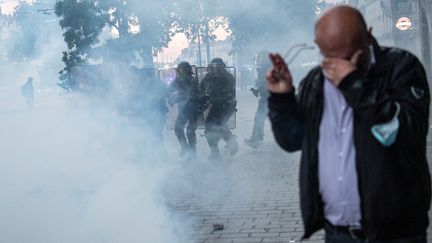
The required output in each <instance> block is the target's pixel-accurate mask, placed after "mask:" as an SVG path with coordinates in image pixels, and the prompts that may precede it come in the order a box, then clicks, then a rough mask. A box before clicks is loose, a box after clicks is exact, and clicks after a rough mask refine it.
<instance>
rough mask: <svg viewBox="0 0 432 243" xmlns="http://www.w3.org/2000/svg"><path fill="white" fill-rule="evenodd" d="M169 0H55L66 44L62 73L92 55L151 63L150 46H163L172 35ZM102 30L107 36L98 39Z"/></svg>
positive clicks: (90, 58)
mask: <svg viewBox="0 0 432 243" xmlns="http://www.w3.org/2000/svg"><path fill="white" fill-rule="evenodd" d="M169 2H170V1H168V0H161V1H158V2H156V3H152V4H151V5H148V6H147V7H146V8H144V7H143V6H142V2H141V1H139V0H134V1H124V0H62V1H58V2H57V4H56V6H55V9H56V14H57V16H59V17H61V18H62V19H61V21H60V26H61V27H62V28H63V29H64V31H65V32H64V34H63V35H64V39H65V41H66V43H67V45H68V50H67V51H65V52H64V56H63V61H64V62H65V64H66V68H65V69H64V70H63V71H62V72H61V75H62V77H63V78H66V77H67V76H66V75H68V68H69V67H70V66H73V65H81V64H86V63H88V62H89V61H90V60H92V59H100V58H102V59H103V61H104V62H110V61H111V62H113V61H114V62H120V63H123V64H132V63H141V64H143V65H144V64H147V65H153V50H154V49H159V48H161V47H163V46H167V44H168V42H169V41H170V38H171V36H172V34H171V33H170V28H171V26H170V22H169V19H170V17H169V16H170V15H169V14H168V15H167V13H168V10H167V9H168V7H169V6H170V5H169ZM164 4H166V5H164ZM167 16H168V17H167ZM103 33H106V36H108V38H107V39H106V40H103V42H102V41H101V35H102V34H103ZM114 33H115V34H114Z"/></svg>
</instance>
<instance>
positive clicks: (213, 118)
mask: <svg viewBox="0 0 432 243" xmlns="http://www.w3.org/2000/svg"><path fill="white" fill-rule="evenodd" d="M208 69H209V70H208V72H207V74H206V75H205V76H204V78H203V80H202V81H201V89H202V91H203V92H204V93H205V95H206V96H207V97H208V98H209V103H210V108H209V109H210V110H209V112H208V115H207V117H206V119H205V121H204V127H205V136H206V138H207V142H208V144H209V146H210V158H209V159H210V160H217V159H219V157H220V153H219V148H218V143H219V141H220V140H221V139H223V140H225V141H226V143H227V148H228V150H229V151H230V154H231V155H234V154H236V153H237V150H238V143H237V141H236V137H235V136H234V135H233V134H232V133H231V130H230V129H229V127H228V124H227V122H228V119H229V118H230V117H231V116H232V115H233V114H234V112H235V111H236V106H237V101H236V99H235V87H236V83H235V77H234V76H233V75H232V74H231V73H229V72H228V71H227V70H226V65H225V63H224V62H223V60H222V59H221V58H214V59H213V60H212V61H211V63H210V66H209V67H208Z"/></svg>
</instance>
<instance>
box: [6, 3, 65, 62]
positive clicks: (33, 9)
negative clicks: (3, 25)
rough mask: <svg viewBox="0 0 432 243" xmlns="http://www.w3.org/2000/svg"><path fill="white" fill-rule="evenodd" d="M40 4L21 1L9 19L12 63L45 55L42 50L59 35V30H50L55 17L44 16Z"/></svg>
mask: <svg viewBox="0 0 432 243" xmlns="http://www.w3.org/2000/svg"><path fill="white" fill-rule="evenodd" d="M39 10H40V6H39V5H38V2H37V1H35V2H33V3H28V2H26V1H21V2H20V4H19V5H18V6H17V7H15V11H14V14H13V15H11V16H10V17H8V21H9V25H10V26H11V28H10V29H9V36H8V41H7V43H8V44H7V50H8V59H9V60H11V61H31V60H36V59H38V58H39V57H40V56H41V55H43V53H42V50H41V48H39V47H40V46H41V45H43V44H44V43H45V44H46V43H47V38H50V37H52V36H53V35H55V34H57V33H56V31H57V29H55V28H49V25H50V21H51V20H52V19H53V16H49V15H45V14H42V13H41V12H40V11H39Z"/></svg>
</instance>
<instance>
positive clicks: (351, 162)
mask: <svg viewBox="0 0 432 243" xmlns="http://www.w3.org/2000/svg"><path fill="white" fill-rule="evenodd" d="M371 50H372V49H371ZM371 53H372V55H371V64H373V63H375V57H374V54H373V50H372V51H371ZM353 119H354V114H353V110H352V108H351V107H350V106H349V105H348V104H347V102H346V100H345V97H344V96H343V95H342V93H341V91H340V90H339V88H338V87H336V86H335V85H334V84H333V83H332V82H331V81H329V80H327V79H326V80H324V110H323V115H322V120H321V124H320V136H319V137H320V139H319V142H318V154H319V155H318V164H319V165H318V170H319V174H318V175H319V190H320V193H321V197H322V200H323V202H324V215H325V218H326V219H327V220H328V221H329V222H330V223H331V224H333V225H338V226H360V221H361V209H360V194H359V189H358V178H357V170H356V149H355V146H354V130H353V126H354V122H353Z"/></svg>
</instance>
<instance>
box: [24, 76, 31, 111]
mask: <svg viewBox="0 0 432 243" xmlns="http://www.w3.org/2000/svg"><path fill="white" fill-rule="evenodd" d="M21 94H22V95H23V96H24V99H25V102H26V104H27V108H28V109H30V110H31V109H33V106H34V89H33V78H32V77H28V78H27V82H26V83H25V84H24V85H23V86H21Z"/></svg>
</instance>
